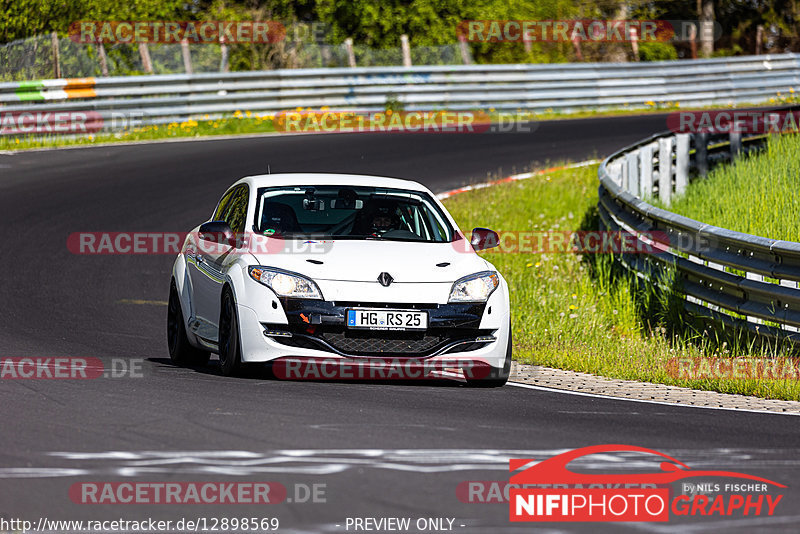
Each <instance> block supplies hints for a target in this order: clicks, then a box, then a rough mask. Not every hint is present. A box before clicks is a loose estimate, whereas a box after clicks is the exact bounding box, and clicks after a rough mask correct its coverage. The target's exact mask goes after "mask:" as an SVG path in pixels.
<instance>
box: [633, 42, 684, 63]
mask: <svg viewBox="0 0 800 534" xmlns="http://www.w3.org/2000/svg"><path fill="white" fill-rule="evenodd" d="M639 59H641V60H642V61H666V60H670V59H678V51H677V50H675V47H674V46H672V45H671V44H669V43H659V42H655V43H639Z"/></svg>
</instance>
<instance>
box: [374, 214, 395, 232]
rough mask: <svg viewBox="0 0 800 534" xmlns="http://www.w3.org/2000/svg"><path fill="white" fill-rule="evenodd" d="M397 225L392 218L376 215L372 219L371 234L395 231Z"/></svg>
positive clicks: (386, 215) (385, 215)
mask: <svg viewBox="0 0 800 534" xmlns="http://www.w3.org/2000/svg"><path fill="white" fill-rule="evenodd" d="M396 229H397V225H395V224H394V221H392V217H391V216H390V215H389V214H387V213H377V214H376V215H375V217H373V218H372V233H373V234H383V233H386V232H388V231H389V230H396Z"/></svg>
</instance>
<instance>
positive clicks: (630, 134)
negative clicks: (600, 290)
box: [0, 115, 800, 533]
mask: <svg viewBox="0 0 800 534" xmlns="http://www.w3.org/2000/svg"><path fill="white" fill-rule="evenodd" d="M664 126H665V119H664V116H657V115H650V116H642V117H614V118H598V119H584V120H575V121H554V122H545V123H541V124H539V125H537V126H536V127H535V128H532V131H531V132H527V133H525V132H523V133H504V134H499V133H498V134H441V135H436V134H353V135H331V134H326V135H311V136H269V137H253V138H244V139H227V140H203V141H192V142H173V143H163V144H144V145H133V146H111V147H98V148H82V149H69V150H61V151H42V152H29V153H20V154H14V155H0V214H2V219H1V220H2V221H3V223H4V224H5V228H6V229H5V230H4V231H3V233H4V236H3V239H2V240H0V258H2V262H3V267H4V269H3V270H4V273H5V275H4V282H3V283H2V284H0V303H2V305H1V306H0V340H2V346H1V347H2V348H1V349H0V357H4V358H5V357H19V356H32V357H44V356H83V357H95V358H99V359H101V360H103V362H104V363H106V364H107V365H108V364H109V363H110V362H117V363H119V361H123V360H124V361H129V362H131V361H138V360H143V362H142V363H141V375H142V376H141V377H140V378H98V379H96V380H0V410H2V427H0V428H2V430H0V519H2V518H6V519H10V518H24V519H28V520H32V521H34V522H36V521H38V519H39V518H47V519H50V520H52V519H70V520H81V519H83V520H88V519H118V518H124V519H131V520H141V519H145V518H148V517H152V518H159V519H163V520H173V521H175V520H179V519H181V518H184V517H185V518H193V519H196V518H199V517H205V518H209V519H210V518H220V517H258V518H272V517H275V518H278V519H279V520H280V528H279V529H278V532H348V531H349V532H353V528H352V527H350V529H349V530H346V525H347V523H346V521H347V518H356V517H360V518H364V517H374V518H381V517H383V518H385V517H410V518H412V520H416V519H417V518H450V519H452V520H453V523H452V529H453V531H456V532H464V533H473V532H475V533H477V532H481V533H483V532H486V533H493V532H531V531H533V529H534V527H533V526H532V525H529V524H524V523H522V524H511V523H509V521H508V505H507V504H498V503H488V504H487V503H464V502H461V501H460V500H459V497H458V495H457V491H456V490H457V488H458V487H459V483H461V482H465V481H492V480H494V481H503V480H507V479H508V459H509V458H527V457H530V458H535V459H539V460H541V459H545V458H548V457H551V456H553V455H555V454H557V453H559V452H563V451H565V450H568V449H574V448H577V447H583V446H588V445H595V444H607V443H615V444H629V445H640V446H644V447H650V448H653V449H656V450H659V451H662V452H665V453H667V454H670V455H671V456H674V457H675V458H677V459H678V460H680V461H682V462H684V463H687V464H688V465H689V466H690V467H692V468H699V469H725V470H731V471H740V472H744V473H750V474H754V475H758V476H762V477H766V478H769V479H772V480H775V481H777V482H780V483H783V484H785V485H787V486H789V488H788V489H787V490H785V497H784V500H783V502H782V503H780V505H779V506H778V509H777V512H776V514H775V516H773V517H764V516H750V517H747V518H734V519H727V518H724V517H722V518H721V517H711V518H702V517H691V518H688V519H687V518H678V519H673V520H672V521H671V522H670V523H629V524H608V525H607V526H605V527H602V528H601V527H600V526H598V525H596V524H591V525H590V524H584V525H581V524H564V523H558V524H551V525H547V524H538V525H535V527H536V529H538V530H537V531H546V532H559V531H576V530H586V531H608V532H619V531H645V532H669V531H692V532H719V531H726V532H754V531H764V530H768V531H792V532H796V531H797V526H796V525H797V522H798V521H800V512H798V510H800V497H799V496H800V489H796V484H797V481H800V454H798V452H800V419H798V418H796V417H793V416H784V415H771V414H761V413H736V412H732V411H725V410H712V409H697V408H686V407H672V406H664V405H655V404H647V403H638V402H626V401H617V400H608V399H598V398H592V397H587V396H575V395H569V394H564V393H557V392H547V391H541V390H531V389H525V388H521V387H512V386H507V387H504V388H502V389H499V390H475V389H468V388H466V387H463V385H462V384H460V383H459V382H457V381H442V382H441V383H425V384H398V383H385V384H382V383H341V382H337V383H329V382H286V381H277V380H272V379H269V378H268V377H265V376H256V377H253V378H224V377H222V376H220V374H219V371H218V369H217V367H216V360H214V361H212V365H211V366H210V367H209V368H207V369H185V368H177V367H174V366H173V365H171V363H170V361H169V357H168V354H167V348H166V333H165V322H166V320H165V318H166V307H165V306H164V305H163V304H162V302H163V301H166V299H167V293H168V282H169V272H170V268H171V265H172V261H173V257H171V256H168V255H146V256H135V255H121V256H79V255H74V254H72V253H70V251H69V250H68V249H67V246H66V240H67V236H68V235H69V234H70V233H72V232H80V231H109V232H112V231H138V232H182V231H188V230H189V229H190V228H192V227H193V226H194V225H195V224H197V223H198V222H200V221H204V220H206V219H207V218H208V216H209V215H210V213H211V211H212V209H213V207H214V205H215V203H216V201H217V200H218V197H219V196H220V194H221V193H222V192H223V191H224V189H225V188H226V187H227V186H228V185H229V184H230V183H232V182H233V181H235V180H236V179H238V178H240V177H241V176H244V175H246V174H256V173H264V172H266V170H267V166H268V165H269V166H270V168H271V170H272V172H273V173H274V172H301V171H322V172H348V173H365V174H383V175H388V176H396V177H401V178H410V179H415V180H419V181H421V182H423V183H425V184H427V185H428V186H429V187H431V188H432V189H433V190H435V191H443V190H447V189H451V188H454V187H458V186H459V185H462V184H464V183H468V182H472V181H483V180H485V179H486V176H487V173H499V174H500V175H507V174H510V173H511V172H512V171H513V170H517V171H520V170H522V169H523V168H525V167H526V166H530V165H533V166H535V167H545V166H548V165H550V164H558V163H560V162H562V161H564V160H567V159H569V160H573V161H579V160H584V159H590V158H595V157H599V156H603V155H606V154H608V153H610V152H611V151H612V150H614V149H617V148H620V147H622V146H625V145H627V144H630V143H632V142H634V141H636V140H638V139H641V138H643V137H645V136H647V135H649V134H652V133H655V132H657V131H660V130H663V129H665V128H664ZM501 167H502V170H501V169H500V168H501ZM116 359H119V360H116ZM625 459H626V457H625V455H609V456H608V458H607V460H609V463H605V464H602V465H601V464H599V463H591V462H587V463H586V464H585V465H584V468H585V469H587V470H589V472H591V470H593V469H595V470H600V469H604V470H608V469H609V468H610V469H612V470H614V469H615V470H616V472H624V471H623V470H624V469H628V468H631V466H632V464H631V462H630V461H623V460H625ZM629 459H630V458H629ZM638 466H639V467H642V466H641V465H638ZM645 467H652V468H653V469H657V468H658V464H657V463H655V462H654V463H653V464H652V465H646V466H645ZM604 472H605V471H604ZM93 481H94V482H98V481H138V482H179V481H182V482H185V481H226V482H228V481H257V482H258V481H262V482H263V481H276V482H280V483H282V484H283V485H284V486H286V487H287V489H288V492H289V493H288V496H287V498H288V499H289V500H291V501H292V502H288V501H287V502H283V503H280V504H271V505H259V506H255V505H246V504H237V505H226V506H219V505H216V506H214V505H201V504H197V505H191V504H190V505H182V506H170V505H121V504H120V505H91V504H76V503H74V502H73V501H72V500H71V499H70V496H69V490H70V487H71V486H72V485H73V484H76V483H83V482H93ZM313 485H317V489H318V490H319V491H324V496H322V495H318V498H317V501H318V502H302V501H305V500H306V493H307V492H306V491H305V488H309V487H312V486H313ZM793 486H794V487H793ZM312 500H313V499H312ZM323 500H324V501H325V502H321V501H323ZM448 524H449V523H448V522H447V521H444V525H445V526H447V525H448ZM0 530H1V529H0ZM428 530H430V529H428ZM423 531H427V530H423ZM414 532H416V530H414Z"/></svg>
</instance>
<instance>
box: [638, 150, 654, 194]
mask: <svg viewBox="0 0 800 534" xmlns="http://www.w3.org/2000/svg"><path fill="white" fill-rule="evenodd" d="M654 148H655V147H654V146H653V145H652V144H649V145H644V146H643V147H642V148H640V149H639V165H640V169H641V178H642V180H641V187H640V189H639V191H640V196H641V197H642V198H650V197H652V196H653V149H654Z"/></svg>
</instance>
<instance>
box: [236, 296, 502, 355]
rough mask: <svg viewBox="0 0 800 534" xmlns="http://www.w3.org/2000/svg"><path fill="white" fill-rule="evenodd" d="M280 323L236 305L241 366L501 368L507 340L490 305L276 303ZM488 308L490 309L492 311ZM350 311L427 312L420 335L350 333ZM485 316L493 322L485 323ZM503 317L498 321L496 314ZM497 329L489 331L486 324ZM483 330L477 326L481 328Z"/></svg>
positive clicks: (415, 333) (384, 332)
mask: <svg viewBox="0 0 800 534" xmlns="http://www.w3.org/2000/svg"><path fill="white" fill-rule="evenodd" d="M279 300H280V304H281V307H282V309H283V312H284V313H285V318H286V322H283V321H281V322H264V321H259V319H258V316H257V314H256V312H255V311H254V310H252V309H250V308H248V307H246V306H242V305H240V306H239V322H240V327H241V334H242V353H243V360H244V361H245V362H268V361H272V360H276V359H279V358H287V357H304V358H334V359H342V360H345V361H354V360H360V361H364V360H386V359H388V358H390V359H394V360H419V361H423V360H424V361H440V362H441V361H447V360H453V361H455V360H460V361H463V360H465V359H469V360H471V361H478V362H482V363H485V364H487V365H490V366H492V367H502V366H503V363H504V361H505V356H506V349H507V342H508V335H509V333H508V326H507V325H508V311H507V307H506V308H505V309H503V307H499V306H497V305H496V303H495V304H494V305H492V304H491V303H480V304H473V303H465V304H413V303H406V304H402V303H375V302H328V301H321V300H303V299H279ZM492 306H494V308H492ZM350 308H387V309H403V310H421V311H425V312H426V313H427V314H428V328H427V330H425V331H386V330H376V331H373V330H366V331H365V330H351V329H347V328H346V326H345V316H346V311H347V310H348V309H350ZM487 314H488V315H489V316H490V317H491V315H492V314H494V317H491V318H492V319H493V320H492V321H490V322H489V324H487V321H486V319H485V318H486V316H487ZM502 314H504V315H505V316H504V317H498V315H502ZM491 323H494V324H496V325H505V326H499V328H492V327H491V326H494V324H491ZM482 326H483V328H481V327H482Z"/></svg>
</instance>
